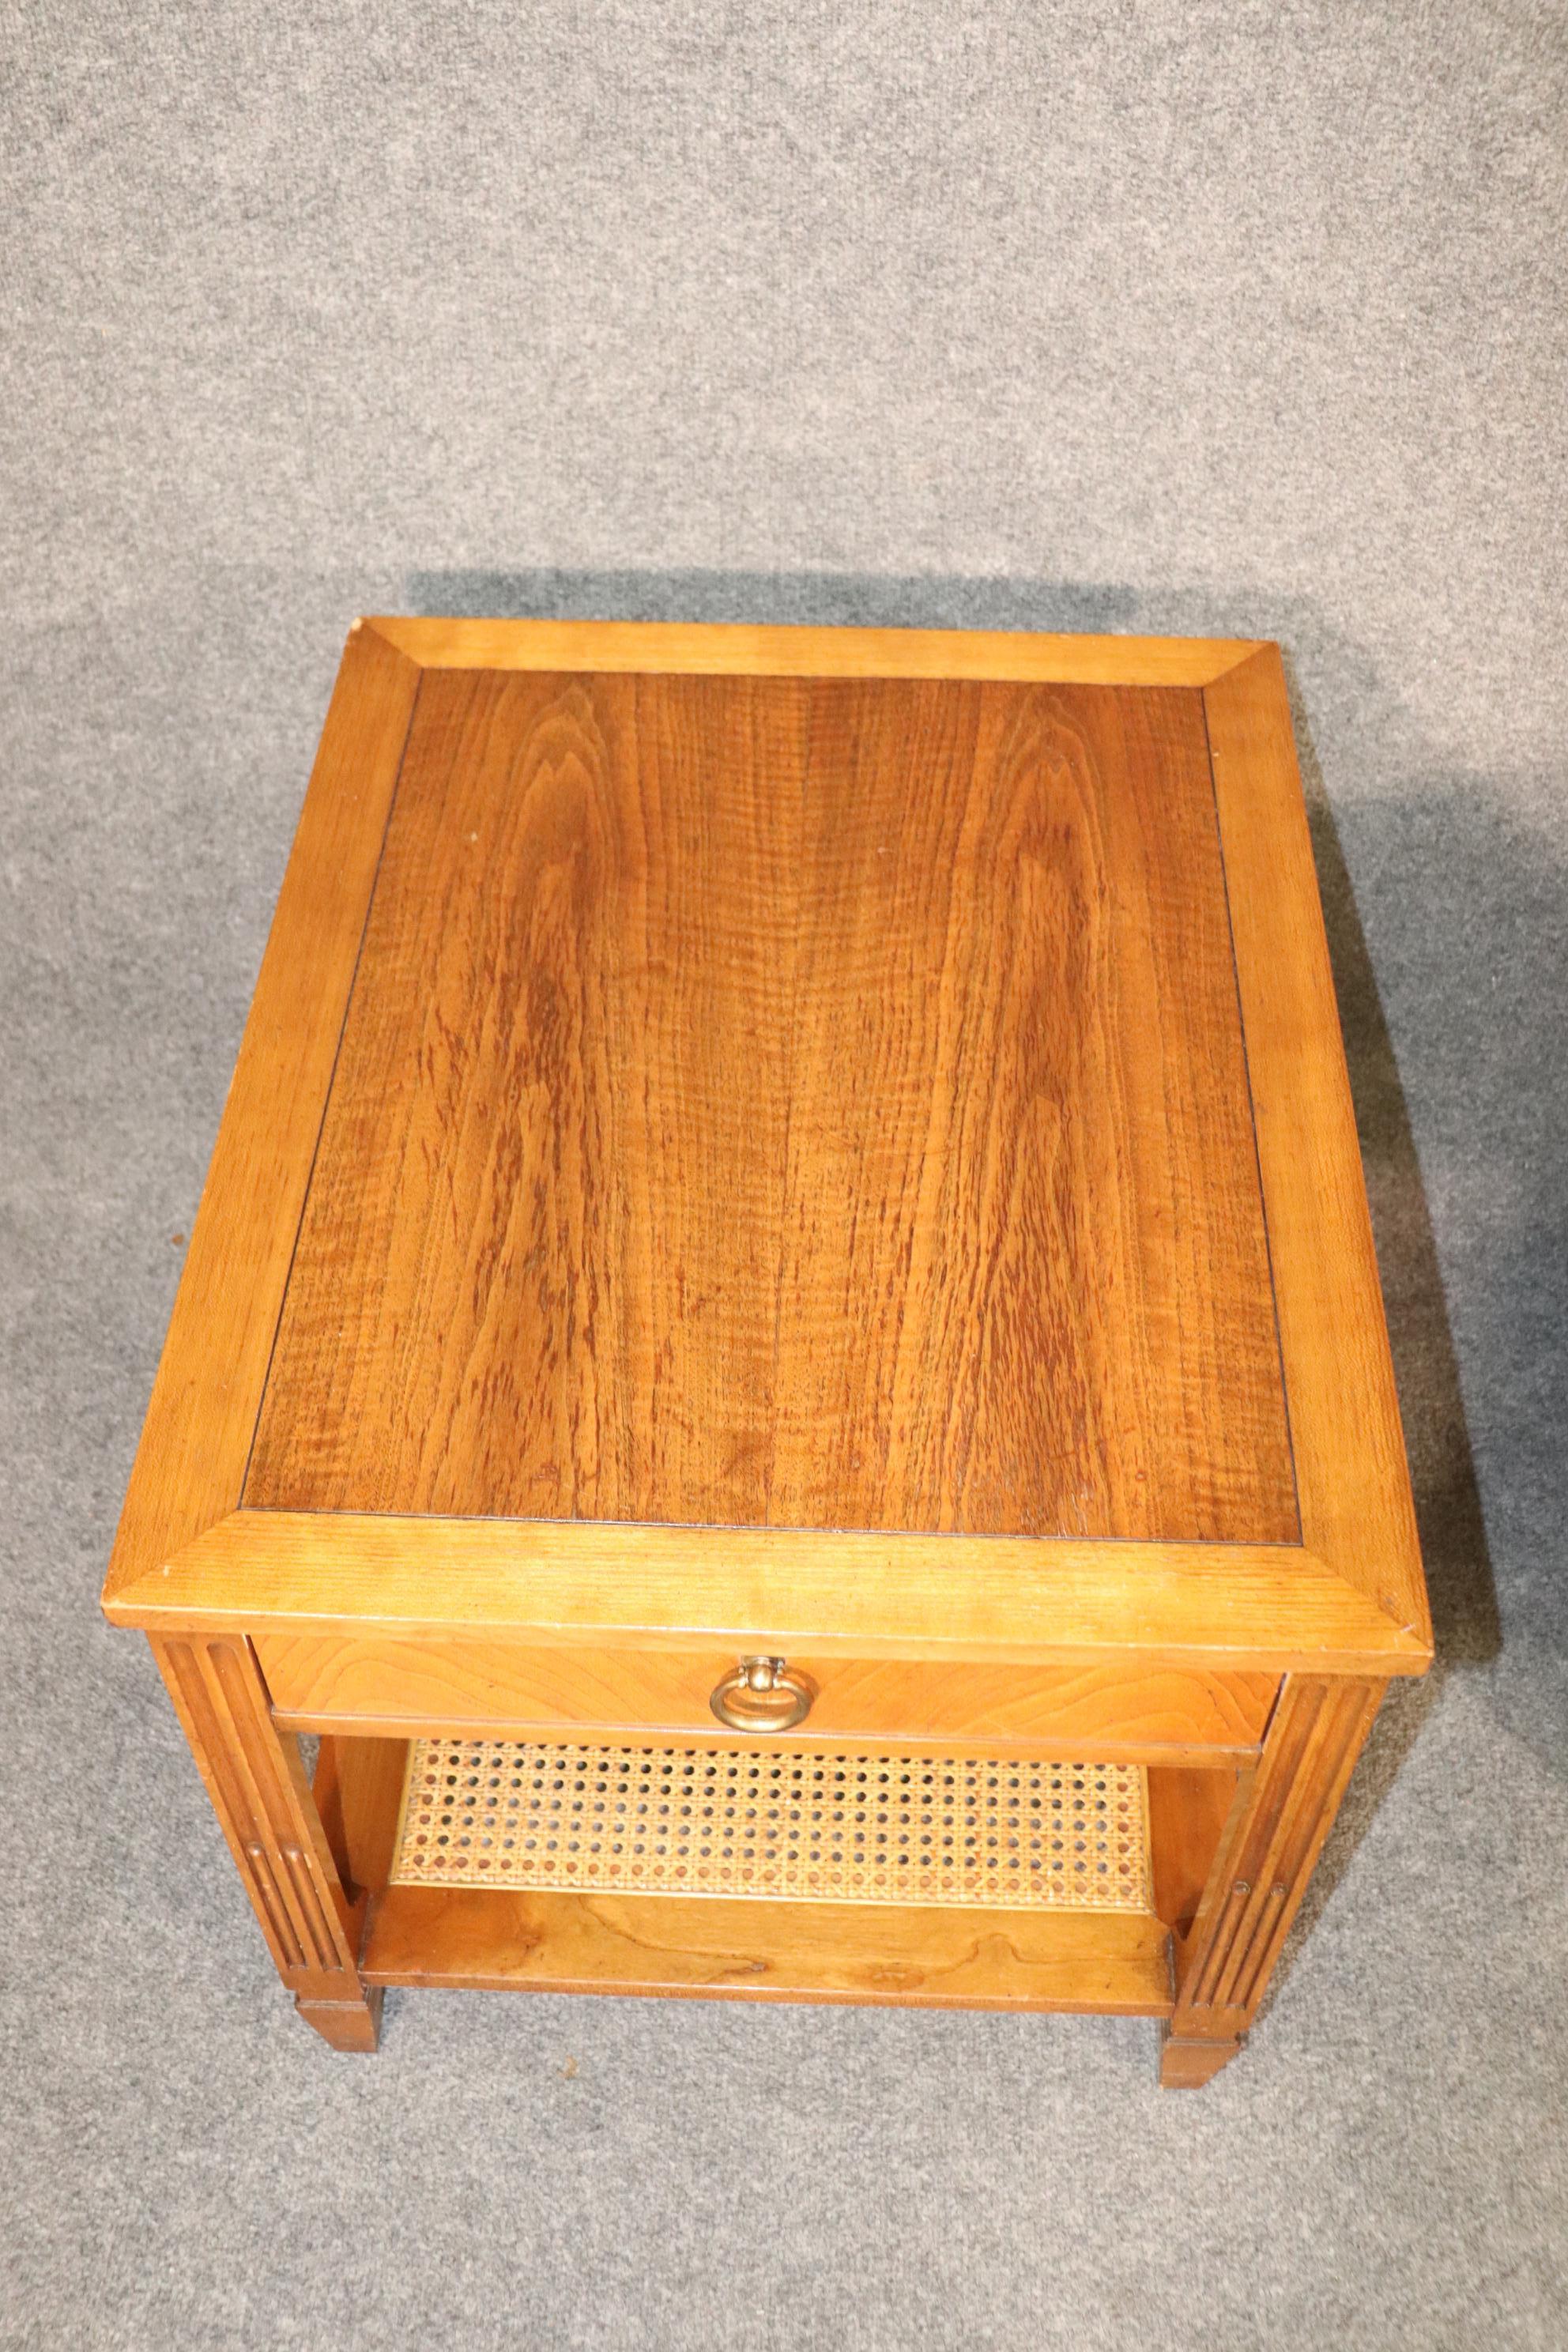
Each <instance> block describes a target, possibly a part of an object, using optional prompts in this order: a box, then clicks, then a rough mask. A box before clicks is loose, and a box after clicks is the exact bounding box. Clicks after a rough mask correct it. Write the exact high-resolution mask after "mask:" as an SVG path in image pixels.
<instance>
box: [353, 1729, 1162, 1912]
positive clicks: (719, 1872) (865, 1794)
mask: <svg viewBox="0 0 1568 2352" xmlns="http://www.w3.org/2000/svg"><path fill="white" fill-rule="evenodd" d="M391 1878H392V1884H393V1885H401V1886H421V1887H466V1888H472V1889H485V1888H489V1889H496V1890H502V1891H508V1892H512V1893H526V1892H534V1893H543V1892H554V1891H563V1892H564V1891H569V1892H573V1893H577V1894H584V1895H696V1896H700V1895H708V1896H722V1897H727V1898H731V1899H735V1898H750V1899H753V1900H763V1899H770V1898H771V1899H773V1900H775V1901H797V1902H812V1903H843V1904H889V1905H892V1904H903V1905H908V1904H940V1905H942V1906H955V1907H960V1908H978V1909H997V1910H1038V1909H1048V1910H1063V1909H1070V1910H1080V1911H1115V1912H1147V1911H1149V1910H1150V1909H1151V1907H1152V1898H1151V1890H1150V1864H1149V1822H1148V1794H1147V1785H1146V1778H1145V1775H1144V1773H1143V1771H1142V1768H1141V1767H1139V1766H1136V1765H1116V1764H1089V1763H1084V1764H1070V1763H1069V1764H1061V1763H1045V1764H1042V1763H1019V1762H1017V1761H1016V1760H999V1759H930V1758H916V1759H911V1758H910V1757H907V1756H904V1757H900V1756H887V1755H856V1754H847V1753H846V1754H835V1753H826V1754H824V1753H821V1752H812V1751H802V1750H795V1749H788V1748H773V1747H772V1746H770V1747H768V1748H744V1749H727V1748H726V1749H706V1748H611V1747H600V1746H587V1745H575V1744H568V1743H560V1744H557V1743H554V1742H551V1743H542V1742H531V1741H518V1740H498V1739H473V1738H432V1739H419V1740H416V1741H414V1742H412V1743H411V1748H410V1755H409V1764H408V1773H407V1780H406V1782H405V1790H404V1799H403V1808H402V1813H401V1817H400V1820H399V1824H398V1835H397V1845H396V1853H395V1860H394V1864H393V1868H392V1874H391Z"/></svg>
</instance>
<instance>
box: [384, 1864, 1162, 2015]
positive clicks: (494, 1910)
mask: <svg viewBox="0 0 1568 2352" xmlns="http://www.w3.org/2000/svg"><path fill="white" fill-rule="evenodd" d="M364 1969H365V1974H366V1976H367V1977H368V1978H369V1979H371V1981H372V1982H373V1983H376V1984H382V1985H446V1986H449V1987H468V1988H470V1989H475V1990H509V1989H511V1988H514V1987H515V1988H527V1989H530V1990H533V1991H536V1992H612V1993H663V1994H677V1995H680V1994H686V1995H691V1994H697V1995H706V1996H708V1997H710V1998H719V1999H722V2000H827V2001H874V2002H877V2003H879V2004H887V2005H890V2006H895V2007H909V2008H918V2009H996V2010H1067V2011H1100V2012H1102V2013H1108V2014H1110V2015H1115V2016H1122V2017H1163V2016H1168V2015H1169V2013H1170V2007H1171V1992H1170V1971H1169V1963H1168V1960H1167V1958H1166V1939H1165V1933H1164V1930H1163V1927H1161V1925H1160V1923H1159V1921H1158V1920H1156V1919H1153V1918H1152V1917H1149V1916H1144V1915H1142V1914H1139V1913H1132V1914H1131V1915H1125V1914H1121V1913H1117V1912H1059V1913H1053V1912H1016V1911H1008V1912H984V1913H981V1912H973V1911H950V1910H941V1909H934V1908H915V1909H910V1910H903V1909H900V1908H898V1907H896V1906H891V1905H886V1904H877V1905H868V1906H866V1907H865V1908H863V1909H862V1908H860V1907H859V1906H856V1905H853V1904H844V1903H821V1904H816V1903H765V1902H748V1901H738V1902H725V1901H721V1900H707V1899H704V1898H703V1897H701V1896H693V1897H687V1896H682V1895H492V1894H489V1893H486V1894H482V1895H470V1894H467V1893H464V1892H460V1891H458V1890H456V1889H453V1888H448V1887H441V1888H433V1887H425V1886H394V1887H391V1888H389V1889H388V1891H387V1893H386V1894H385V1895H384V1896H383V1897H382V1899H381V1901H380V1903H379V1904H378V1905H377V1906H376V1907H375V1910H374V1915H373V1917H372V1920H371V1924H370V1930H369V1935H368V1937H367V1940H366V1945H365V1957H364Z"/></svg>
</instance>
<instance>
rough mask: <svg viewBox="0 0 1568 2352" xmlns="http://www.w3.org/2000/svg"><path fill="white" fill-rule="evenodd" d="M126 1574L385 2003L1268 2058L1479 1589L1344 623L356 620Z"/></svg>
mask: <svg viewBox="0 0 1568 2352" xmlns="http://www.w3.org/2000/svg"><path fill="white" fill-rule="evenodd" d="M105 1607H106V1609H107V1611H108V1613H109V1615H110V1618H112V1619H113V1621H114V1622H116V1623H118V1624H124V1625H132V1626H137V1627H140V1628H141V1629H142V1631H143V1632H145V1633H147V1634H148V1635H149V1636H150V1638H151V1641H152V1645H153V1652H154V1654H155V1656H156V1658H157V1661H158V1664H159V1666H160V1668H161V1670H162V1672H163V1675H164V1677H165V1680H166V1681H167V1683H168V1685H169V1689H170V1692H171V1695H172V1696H173V1698H174V1706H175V1707H176V1709H177V1711H178V1713H179V1717H180V1720H181V1722H182V1724H183V1725H184V1729H185V1732H186V1734H187V1736H188V1738H189V1739H190V1742H191V1746H192V1748H193V1749H194V1751H195V1757H196V1760H197V1763H198V1765H199V1766H200V1769H201V1770H202V1773H203V1775H204V1777H205V1780H206V1784H207V1787H208V1790H209V1791H210V1793H211V1795H212V1799H213V1802H214V1804H215V1806H216V1809H217V1813H218V1818H219V1820H220V1821H221V1822H222V1824H223V1828H224V1832H225V1834H226V1837H227V1839H228V1842H229V1845H230V1847H231V1849H232V1851H233V1853H234V1858H235V1861H236V1863H237V1865H238V1868H239V1872H240V1875H241V1878H242V1880H243V1881H244V1884H245V1886H246V1890H247V1894H248V1895H250V1898H251V1900H252V1902H253V1904H254V1905H255V1907H256V1911H257V1915H258V1919H259V1921H260V1923H261V1927H262V1930H263V1933H264V1934H265V1936H266V1937H267V1940H268V1944H269V1946H270V1948H271V1950H272V1954H273V1957H274V1958H275V1959H276V1961H277V1963H278V1967H279V1971H280V1972H281V1974H282V1976H283V1978H284V1980H285V1982H286V1983H287V1984H288V1985H289V1987H290V1989H291V1990H293V1992H294V1994H295V1997H296V2000H297V2002H298V2005H299V2008H300V2012H301V2014H302V2015H303V2016H305V2017H306V2018H308V2019H309V2021H310V2023H311V2024H313V2025H314V2026H316V2027H317V2028H318V2030H319V2031H320V2032H321V2033H322V2034H324V2035H325V2036H326V2038H327V2040H328V2041H329V2042H331V2043H333V2044H334V2045H335V2046H336V2047H337V2048H339V2049H343V2050H370V2049H372V2048H373V2047H374V2043H375V2039H376V2033H377V2027H378V2013H379V2009H380V2004H381V2000H382V1993H383V1988H384V1987H385V1986H387V1985H430V1986H467V1987H476V1986H488V1987H498V1988H499V1987H520V1988H526V1987H536V1988H543V1989H548V1990H597V1991H623V1992H630V1991H635V1992H661V1993H671V1994H692V1993H706V1994H721V1995H727V1996H740V1997H742V1998H745V1999H751V2000H767V1999H781V2000H848V2001H855V2000H860V2001H883V2002H899V2003H905V2004H910V2005H914V2006H917V2007H918V2006H922V2005H924V2006H931V2005H949V2006H970V2007H975V2008H991V2009H1007V2010H1040V2011H1074V2010H1077V2011H1110V2012H1115V2013H1119V2014H1137V2015H1144V2016H1152V2017H1159V2018H1162V2019H1163V2020H1164V2021H1165V2039H1164V2042H1163V2064H1162V2076H1163V2081H1164V2082H1166V2083H1167V2084H1186V2085H1192V2084H1200V2083H1203V2082H1205V2081H1206V2080H1207V2079H1208V2078H1209V2077H1210V2076H1211V2075H1212V2074H1214V2073H1215V2070H1216V2069H1217V2068H1218V2067H1219V2066H1221V2065H1222V2064H1223V2063H1225V2061H1226V2059H1227V2058H1229V2057H1230V2056H1231V2055H1232V2054H1233V2053H1235V2051H1236V2050H1237V2048H1238V2046H1239V2044H1240V2042H1241V2041H1242V2039H1243V2036H1244V2034H1245V2032H1246V2030H1247V2024H1248V2022H1249V2021H1250V2019H1251V2017H1252V2014H1253V2012H1254V2011H1255V2009H1256V2007H1257V2005H1258V2000H1259V1998H1260V1996H1261V1994H1262V1992H1263V1990H1264V1987H1265V1985H1266V1984H1267V1982H1268V1975H1269V1971H1270V1969H1271V1968H1272V1967H1273V1964H1274V1962H1275V1959H1276V1958H1277V1956H1278V1954H1279V1948H1280V1946H1281V1943H1282V1942H1283V1940H1284V1937H1285V1935H1286V1932H1287V1930H1288V1929H1289V1925H1290V1921H1291V1917H1292V1916H1293V1914H1294V1912H1295V1909H1296V1906H1297V1905H1298V1903H1299V1901H1300V1895H1301V1892H1302V1888H1303V1886H1304V1885H1305V1883H1306V1880H1307V1877H1308V1874H1309V1873H1310V1870H1311V1868H1312V1864H1313V1862H1314V1860H1315V1858H1316V1855H1317V1853H1318V1850H1319V1848H1320V1846H1321V1843H1322V1840H1323V1837H1324V1834H1325V1832H1326V1831H1327V1829H1328V1827H1329V1824H1330V1822H1331V1821H1332V1819H1333V1816H1334V1811H1335V1809H1336V1807H1337V1806H1338V1804H1339V1802H1340V1800H1341V1797H1342V1793H1343V1790H1344V1788H1345V1784H1346V1782H1347V1780H1348V1779H1349V1776H1350V1773H1351V1770H1352V1766H1353V1764H1354V1762H1355V1759H1356V1755H1357V1752H1358V1750H1359V1748H1360V1747H1361V1745H1362V1742H1363V1738H1364V1737H1365V1735H1366V1731H1367V1728H1368V1726H1369V1724H1370V1723H1371V1720H1372V1717H1373V1713H1374V1711H1375V1709H1376V1706H1377V1704H1378V1701H1379V1698H1380V1696H1381V1695H1382V1693H1383V1690H1384V1686H1385V1685H1386V1683H1387V1681H1388V1679H1389V1677H1390V1676H1391V1675H1415V1674H1420V1673H1422V1672H1423V1671H1424V1670H1425V1668H1426V1665H1427V1664H1428V1663H1429V1660H1430V1655H1431V1643H1430V1634H1429V1627H1428V1620H1427V1614H1426V1599H1425V1592H1424V1588H1423V1581H1422V1574H1421V1565H1420V1559H1419V1555H1418V1551H1417V1547H1416V1539H1415V1522H1414V1516H1413V1511H1412V1507H1411V1497H1410V1490H1409V1483H1408V1477H1407V1473H1406V1468H1405V1456H1404V1451H1403V1446H1402V1442H1401V1436H1400V1426H1399V1418H1398V1412H1397V1409H1396V1406H1395V1401H1394V1383H1393V1379H1392V1376H1391V1370H1390V1364H1389V1356H1388V1348H1387V1340H1386V1335H1385V1331H1384V1318H1383V1310H1382V1303H1381V1299H1380V1296H1379V1291H1378V1283H1377V1273H1376V1266H1375V1263H1374V1260H1373V1244H1372V1235H1371V1231H1370V1226H1369V1222H1368V1216H1367V1207H1366V1198H1365V1192H1364V1189H1363V1179H1362V1171H1361V1164H1360V1160H1359V1157H1358V1153H1357V1148H1356V1136H1355V1125H1354V1120H1353V1117H1352V1107H1351V1098H1350V1091H1349V1087H1348V1085H1347V1081H1346V1075H1345V1066H1344V1059H1343V1054H1342V1046H1341V1040H1340V1034H1339V1030H1338V1025H1337V1022H1336V1016H1335V1008H1334V995H1333V988H1332V982H1331V976H1330V970H1329V961H1328V955H1327V952H1326V949H1325V944H1324V938H1323V929H1322V922H1321V913H1320V908H1319V904H1318V897H1317V889H1316V884H1315V878H1314V874H1313V867H1312V859H1311V853H1310V845H1309V840H1308V833H1307V824H1306V818H1305V814H1304V811H1303V807H1302V801H1301V793H1300V782H1299V779H1298V774H1297V769H1296V761H1295V756H1294V751H1293V746H1292V741H1291V733H1290V722H1289V710H1288V706H1287V700H1286V692H1285V684H1284V678H1283V674H1282V671H1281V667H1280V663H1279V654H1278V651H1277V649H1276V648H1275V647H1274V646H1269V645H1259V644H1244V643H1231V642H1210V641H1206V640H1205V641H1184V640H1171V639H1148V638H1135V637H1051V636H1015V635H961V634H951V635H950V634H945V633H944V634H931V633H921V632H908V633H906V632H903V631H868V630H847V629H846V630H813V629H748V628H679V627H676V628H659V627H641V626H630V625H589V624H575V623H574V624H557V623H526V622H522V623H514V622H482V621H443V620H375V621H365V622H363V623H358V624H356V625H355V627H354V629H353V633H352V635H351V636H350V639H349V643H348V646H347V649H346V651H345V654H344V656H343V663H342V671H341V673H340V676H339V679H338V684H337V688H336V691H335V693H334V695H333V698H332V702H331V709H330V711H329V714H328V717H327V721H326V727H325V731H324V733H323V736H322V740H321V751H320V755H319V758H318V760H317V763H316V768H315V772H314V775H313V777H312V780H311V783H310V793H309V796H308V799H307V801H306V803H305V809H304V814H303V816H302V818H301V820H300V831H299V835H298V838H297V840H296V843H295V846H294V851H293V855H292V856H291V858H290V861H289V868H288V873H287V876H286V877H285V880H284V884H283V889H282V895H281V898H280V900H279V908H278V914H277V919H276V922H275V924H274V927H273V930H272V935H271V939H270V942H269V944H268V949H267V954H266V960H265V961H264V963H263V966H262V970H261V975H260V979H259V982H258V987H257V992H256V1000H255V1005H254V1008H253V1011H252V1013H251V1017H250V1021H249V1024H248V1026H247V1030H246V1034H245V1040H244V1044H243V1045H242V1047H241V1051H240V1055H239V1062H238V1066H237V1070H236V1073H235V1078H234V1084H233V1087H232V1090H231V1092H230V1095H229V1098H228V1104H227V1108H226V1111H225V1113H224V1118H223V1123H222V1126H221V1128H220V1129H219V1133H218V1138H217V1144H216V1150H215V1153H214V1157H213V1162H212V1168H211V1172H210V1174H209V1177H208V1181H207V1186H206V1191H205V1196H204V1199H203V1202H202V1207H201V1213H200V1216H199V1218H198V1219H197V1222H196V1225H195V1232H194V1234H193V1236H192V1241H191V1246H190V1251H189V1256H188V1260H187V1264H186V1267H185V1271H184V1279H183V1281H182V1283H181V1286H180V1290H179V1296H178V1297H177V1299H176V1302H175V1306H174V1316H173V1319H172V1322H171V1326H170V1330H169V1337H168V1341H167V1345H166V1348H165V1349H164V1353H163V1361H162V1365H161V1368H160V1370H159V1372H158V1377H157V1381H156V1385H155V1387H154V1390H153V1398H152V1402H151V1405H150V1407H149V1411H148V1415H147V1423H146V1429H145V1433H144V1435H143V1438H142V1446H141V1450H140V1452H139V1454H138V1456H137V1461H136V1466H135V1471H134V1475H133V1476H132V1482H131V1489H130V1495H129V1498H128V1500H127V1503H126V1507H125V1513H124V1517H123V1519H122V1521H121V1529H120V1534H119V1538H118V1541H117V1543H116V1547H115V1551H114V1555H113V1559H112V1562H111V1565H110V1573H109V1579H108V1583H107V1586H106V1591H105ZM300 1733H313V1734H317V1735H319V1737H320V1748H319V1756H318V1761H317V1764H316V1768H315V1772H314V1777H313V1780H312V1779H311V1778H310V1777H308V1776H307V1773H306V1770H305V1768H304V1765H303V1762H302V1759H301V1752H300V1742H299V1738H298V1736H297V1735H299V1734H300Z"/></svg>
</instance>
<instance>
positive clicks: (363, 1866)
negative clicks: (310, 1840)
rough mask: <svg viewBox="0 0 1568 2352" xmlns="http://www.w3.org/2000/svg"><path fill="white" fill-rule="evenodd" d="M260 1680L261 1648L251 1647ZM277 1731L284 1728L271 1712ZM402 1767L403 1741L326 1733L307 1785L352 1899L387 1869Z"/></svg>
mask: <svg viewBox="0 0 1568 2352" xmlns="http://www.w3.org/2000/svg"><path fill="white" fill-rule="evenodd" d="M254 1647H255V1649H256V1653H257V1656H258V1660H259V1662H260V1664H261V1671H262V1674H263V1675H264V1676H265V1675H266V1673H267V1664H266V1660H265V1659H264V1658H262V1657H261V1649H262V1644H261V1643H259V1642H258V1643H255V1644H254ZM273 1721H274V1722H275V1723H276V1724H277V1725H278V1726H279V1729H290V1728H293V1727H292V1726H289V1725H288V1724H287V1723H286V1722H285V1721H284V1718H283V1717H281V1716H280V1715H279V1712H278V1710H277V1708H276V1706H274V1709H273ZM407 1768H408V1742H407V1741H406V1740H405V1739H382V1738H364V1737H360V1738H340V1737H338V1736H336V1735H334V1734H332V1733H328V1734H327V1735H326V1736H325V1737H324V1738H322V1740H321V1748H320V1752H319V1754H318V1756H317V1759H316V1774H315V1779H314V1780H312V1781H311V1783H310V1789H311V1794H312V1795H313V1797H314V1798H315V1801H316V1811H317V1812H318V1813H319V1815H320V1816H321V1828H322V1830H323V1832H325V1835H326V1840H327V1843H328V1845H329V1846H330V1847H331V1854H332V1860H333V1862H334V1863H335V1864H336V1865H337V1871H338V1876H339V1878H340V1879H341V1880H342V1885H343V1886H344V1888H345V1890H346V1891H347V1892H348V1893H349V1895H352V1896H357V1895H374V1894H377V1893H379V1891H380V1890H381V1888H382V1887H384V1885H385V1884H386V1880H387V1874H388V1872H389V1871H390V1870H391V1868H392V1855H393V1849H394V1847H395V1844H396V1842H397V1817H398V1812H399V1810H400V1808H401V1806H402V1803H403V1783H404V1780H405V1775H406V1772H407Z"/></svg>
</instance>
